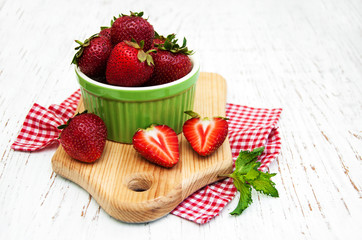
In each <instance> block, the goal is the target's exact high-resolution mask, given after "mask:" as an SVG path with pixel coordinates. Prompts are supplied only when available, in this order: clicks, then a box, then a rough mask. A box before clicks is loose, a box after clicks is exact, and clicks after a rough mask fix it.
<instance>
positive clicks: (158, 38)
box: [153, 31, 175, 48]
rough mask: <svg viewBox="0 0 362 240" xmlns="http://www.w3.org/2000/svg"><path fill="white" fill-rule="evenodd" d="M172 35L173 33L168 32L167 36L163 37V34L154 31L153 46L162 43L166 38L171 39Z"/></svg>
mask: <svg viewBox="0 0 362 240" xmlns="http://www.w3.org/2000/svg"><path fill="white" fill-rule="evenodd" d="M174 37H175V34H170V35H168V36H167V37H164V36H163V35H159V34H158V33H157V32H156V31H155V38H154V39H153V45H154V48H157V46H158V45H161V44H164V43H165V41H166V39H170V40H172V39H173V38H174Z"/></svg>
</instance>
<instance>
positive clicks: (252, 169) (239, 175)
mask: <svg viewBox="0 0 362 240" xmlns="http://www.w3.org/2000/svg"><path fill="white" fill-rule="evenodd" d="M263 151H264V147H261V148H255V149H254V150H252V151H251V152H250V151H240V153H239V156H238V158H237V159H236V161H235V170H234V172H233V173H231V174H227V175H220V176H224V177H230V178H233V180H234V185H235V187H236V189H237V190H238V191H239V192H240V199H239V203H238V205H237V207H236V208H235V209H234V211H232V212H231V213H230V214H231V215H240V214H241V213H242V212H243V211H244V210H245V209H246V208H247V207H248V206H249V205H250V204H251V203H252V202H253V200H252V198H251V190H252V187H253V188H254V189H255V190H256V191H258V192H261V193H263V194H266V195H269V196H272V197H279V193H278V190H277V189H276V188H275V183H274V182H273V181H272V180H271V179H270V178H271V177H273V176H275V175H276V173H267V172H266V173H265V172H262V171H259V170H258V168H259V167H260V164H261V163H260V162H257V159H258V156H260V155H261V154H262V153H263Z"/></svg>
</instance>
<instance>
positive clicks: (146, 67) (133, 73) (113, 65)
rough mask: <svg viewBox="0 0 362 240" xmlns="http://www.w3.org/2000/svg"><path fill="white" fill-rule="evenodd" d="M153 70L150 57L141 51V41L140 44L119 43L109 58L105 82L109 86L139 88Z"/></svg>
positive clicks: (147, 53)
mask: <svg viewBox="0 0 362 240" xmlns="http://www.w3.org/2000/svg"><path fill="white" fill-rule="evenodd" d="M150 51H153V50H150ZM153 68H154V66H153V60H152V57H151V55H149V52H144V51H143V41H141V42H140V44H137V43H135V42H129V41H125V42H121V43H118V44H117V45H116V46H115V47H114V48H113V50H112V52H111V54H110V56H109V59H108V63H107V69H106V80H107V82H108V83H109V84H114V85H118V86H123V87H135V86H141V85H142V84H144V83H145V82H146V81H147V80H148V79H149V78H150V77H151V75H152V72H153Z"/></svg>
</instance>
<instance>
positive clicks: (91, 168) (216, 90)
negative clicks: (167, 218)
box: [52, 73, 233, 223]
mask: <svg viewBox="0 0 362 240" xmlns="http://www.w3.org/2000/svg"><path fill="white" fill-rule="evenodd" d="M225 105H226V81H225V79H224V78H222V77H221V76H220V75H218V74H215V73H201V74H200V77H199V79H198V81H197V85H196V92H195V107H194V109H193V110H194V111H195V112H197V113H199V114H200V115H201V116H225ZM78 111H79V112H82V111H84V106H83V102H82V101H80V103H79V107H78ZM178 137H179V143H180V148H179V149H180V160H179V162H178V163H177V164H176V165H175V166H174V167H172V168H170V169H168V168H163V167H160V166H157V165H155V164H152V163H150V162H148V161H147V160H145V159H144V158H142V157H141V156H140V155H139V154H138V153H137V152H136V151H135V150H134V149H133V146H132V145H131V144H121V143H117V142H113V141H107V142H106V146H105V149H104V151H103V154H102V157H101V158H100V159H99V160H97V161H96V162H95V163H93V164H86V163H81V162H79V161H76V160H74V159H72V158H71V157H70V156H69V155H68V154H67V153H66V152H65V151H64V149H63V147H62V146H59V147H58V149H57V151H56V152H55V154H54V156H53V157H52V167H53V171H54V172H55V173H56V174H59V175H61V176H63V177H64V178H67V179H69V180H71V181H73V182H75V183H77V184H78V185H80V186H81V187H82V188H84V189H85V190H86V191H88V192H89V193H90V194H91V195H92V197H93V198H94V199H95V200H96V201H97V202H98V203H99V205H100V206H101V207H102V208H103V209H104V210H105V211H106V212H107V213H109V214H110V215H111V216H112V217H114V218H116V219H118V220H121V221H124V222H132V223H141V222H149V221H153V220H156V219H158V218H160V217H162V216H164V215H166V214H168V213H169V212H171V211H172V210H173V209H174V208H176V207H177V205H178V204H180V203H181V202H182V201H183V200H184V199H185V198H187V197H188V196H189V195H191V194H192V193H193V192H195V191H196V190H198V189H200V188H202V187H204V186H205V185H207V184H210V183H212V182H215V181H217V180H220V179H221V178H219V177H218V175H219V174H226V173H231V172H232V167H233V162H232V157H231V149H230V144H229V141H228V139H226V140H225V142H224V143H223V144H222V145H221V146H220V148H219V149H218V150H217V151H216V152H214V153H213V154H211V155H209V156H207V157H202V156H199V155H198V154H197V153H196V152H195V151H193V149H192V148H191V146H190V144H189V143H188V142H187V140H186V138H185V137H184V136H183V134H179V135H178Z"/></svg>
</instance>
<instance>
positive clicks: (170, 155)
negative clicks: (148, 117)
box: [133, 125, 179, 167]
mask: <svg viewBox="0 0 362 240" xmlns="http://www.w3.org/2000/svg"><path fill="white" fill-rule="evenodd" d="M133 147H134V149H135V150H136V151H137V152H139V153H140V154H141V156H143V157H144V158H146V159H147V160H149V161H150V162H153V163H155V164H157V165H160V166H163V167H173V166H174V165H176V163H177V162H178V161H179V145H178V138H177V134H176V132H175V131H174V130H173V129H172V128H170V127H168V126H166V125H152V126H151V127H149V128H147V129H140V130H138V131H137V132H136V133H135V135H134V136H133Z"/></svg>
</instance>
